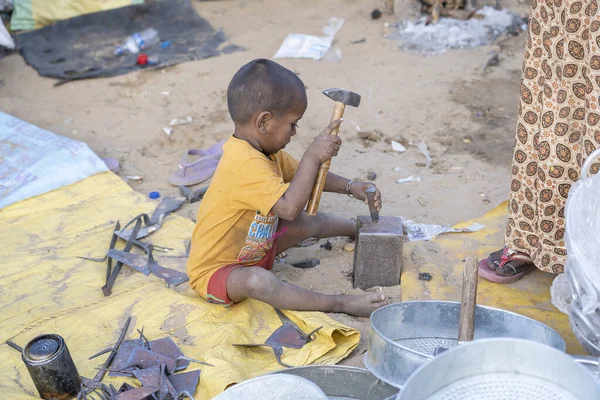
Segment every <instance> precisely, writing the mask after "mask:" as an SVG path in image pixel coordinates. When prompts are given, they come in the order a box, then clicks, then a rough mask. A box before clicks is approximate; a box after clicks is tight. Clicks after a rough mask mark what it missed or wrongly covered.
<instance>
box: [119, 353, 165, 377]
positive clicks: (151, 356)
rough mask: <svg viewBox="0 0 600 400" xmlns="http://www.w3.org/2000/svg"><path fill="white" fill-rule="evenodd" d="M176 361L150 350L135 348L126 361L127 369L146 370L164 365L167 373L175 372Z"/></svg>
mask: <svg viewBox="0 0 600 400" xmlns="http://www.w3.org/2000/svg"><path fill="white" fill-rule="evenodd" d="M175 363H176V360H175V359H174V358H170V357H166V356H163V355H162V354H158V353H155V352H153V351H151V350H148V349H145V348H141V347H137V348H135V349H134V350H133V352H132V353H131V356H130V357H129V359H128V360H127V365H126V366H125V368H127V367H138V368H140V369H146V368H150V367H154V366H155V365H160V364H164V365H165V366H166V368H167V373H169V374H170V373H172V372H173V371H174V370H175Z"/></svg>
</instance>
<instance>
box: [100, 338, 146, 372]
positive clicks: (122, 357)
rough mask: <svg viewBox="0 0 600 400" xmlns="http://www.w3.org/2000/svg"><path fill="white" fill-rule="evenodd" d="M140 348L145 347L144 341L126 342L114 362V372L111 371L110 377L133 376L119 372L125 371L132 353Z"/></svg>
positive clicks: (112, 367)
mask: <svg viewBox="0 0 600 400" xmlns="http://www.w3.org/2000/svg"><path fill="white" fill-rule="evenodd" d="M138 347H142V348H143V347H144V341H143V340H142V339H134V340H125V341H124V342H123V343H122V344H121V347H120V348H119V351H118V352H117V355H116V356H115V358H114V360H113V362H112V365H111V369H112V370H114V371H110V373H109V374H108V376H130V375H131V374H128V373H124V372H117V371H120V370H124V369H125V368H126V367H127V361H128V360H129V357H131V353H133V350H135V349H136V348H138Z"/></svg>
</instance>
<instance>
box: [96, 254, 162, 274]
mask: <svg viewBox="0 0 600 400" xmlns="http://www.w3.org/2000/svg"><path fill="white" fill-rule="evenodd" d="M107 255H108V257H110V258H113V259H115V260H117V261H120V262H121V263H123V264H125V265H129V266H130V267H131V268H133V269H135V270H136V271H138V272H141V273H142V274H144V275H146V276H148V275H150V273H151V272H152V271H151V270H150V267H149V266H148V259H147V258H146V257H144V256H142V255H140V254H133V253H128V252H126V251H123V250H117V249H110V250H109V251H108V254H107Z"/></svg>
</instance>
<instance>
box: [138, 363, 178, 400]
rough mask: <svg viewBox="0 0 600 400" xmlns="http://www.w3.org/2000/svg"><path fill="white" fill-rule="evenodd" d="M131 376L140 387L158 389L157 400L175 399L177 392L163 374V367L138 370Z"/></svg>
mask: <svg viewBox="0 0 600 400" xmlns="http://www.w3.org/2000/svg"><path fill="white" fill-rule="evenodd" d="M133 374H134V375H135V377H136V378H137V380H138V381H140V383H141V384H142V386H154V387H158V398H159V399H161V400H163V399H177V392H176V390H175V388H174V387H173V385H172V384H171V381H169V379H168V378H167V376H166V374H165V366H164V365H157V366H154V367H151V368H147V369H138V370H136V371H134V372H133Z"/></svg>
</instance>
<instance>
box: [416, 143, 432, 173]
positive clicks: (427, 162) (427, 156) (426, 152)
mask: <svg viewBox="0 0 600 400" xmlns="http://www.w3.org/2000/svg"><path fill="white" fill-rule="evenodd" d="M417 147H418V149H419V151H420V152H421V154H423V155H424V156H425V165H426V166H427V168H431V153H430V152H429V149H427V145H426V144H425V142H419V143H418V144H417Z"/></svg>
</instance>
